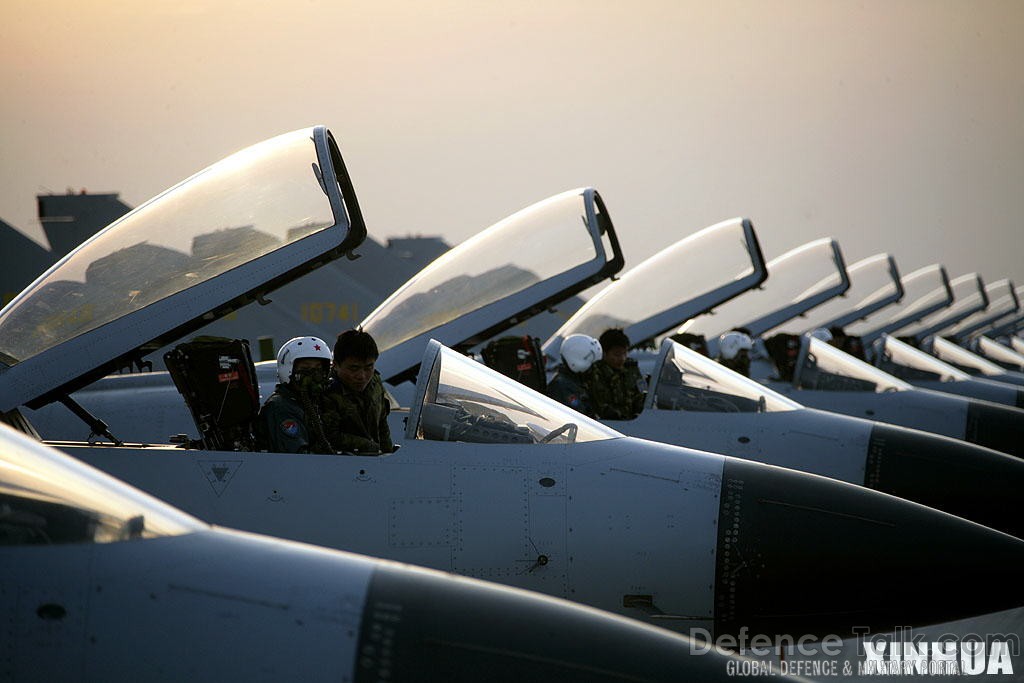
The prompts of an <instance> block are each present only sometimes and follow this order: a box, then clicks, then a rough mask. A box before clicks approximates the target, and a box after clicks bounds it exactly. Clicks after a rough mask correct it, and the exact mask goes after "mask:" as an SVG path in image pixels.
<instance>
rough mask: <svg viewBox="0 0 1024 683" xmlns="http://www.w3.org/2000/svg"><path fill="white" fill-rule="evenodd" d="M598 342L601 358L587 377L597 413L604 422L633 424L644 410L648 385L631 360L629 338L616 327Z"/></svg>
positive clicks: (606, 331)
mask: <svg viewBox="0 0 1024 683" xmlns="http://www.w3.org/2000/svg"><path fill="white" fill-rule="evenodd" d="M598 342H600V344H601V351H602V357H601V359H600V360H598V361H597V362H595V363H594V365H593V367H592V368H591V369H590V373H589V375H588V376H587V387H588V389H589V392H588V393H589V394H590V400H591V403H592V404H593V408H594V413H595V414H596V415H597V417H599V418H600V419H602V420H632V419H633V418H635V417H636V416H637V415H639V414H640V411H642V410H643V408H644V397H645V396H646V394H647V382H646V381H645V380H644V377H643V375H642V374H640V368H639V366H638V365H637V362H636V360H634V359H633V358H630V357H629V346H630V343H629V337H628V336H627V335H626V333H625V332H623V331H622V330H621V329H619V328H616V327H613V328H611V329H608V330H605V331H604V332H603V333H602V334H601V336H600V337H598Z"/></svg>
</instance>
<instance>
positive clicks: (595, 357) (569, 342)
mask: <svg viewBox="0 0 1024 683" xmlns="http://www.w3.org/2000/svg"><path fill="white" fill-rule="evenodd" d="M561 354H562V362H564V363H565V364H566V365H568V366H569V369H570V370H572V371H573V372H583V371H585V370H587V369H588V368H590V366H591V365H593V364H594V363H596V362H597V361H599V360H601V358H603V357H604V352H603V351H602V350H601V342H599V341H597V340H596V339H594V338H593V337H591V336H588V335H585V334H570V335H569V336H568V337H566V338H565V339H564V340H563V341H562V349H561Z"/></svg>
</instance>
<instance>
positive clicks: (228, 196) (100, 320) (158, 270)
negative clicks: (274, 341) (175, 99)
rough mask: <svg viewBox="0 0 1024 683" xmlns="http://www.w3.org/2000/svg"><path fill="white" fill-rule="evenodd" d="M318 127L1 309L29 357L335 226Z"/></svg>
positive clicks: (15, 349) (2, 333) (108, 234)
mask: <svg viewBox="0 0 1024 683" xmlns="http://www.w3.org/2000/svg"><path fill="white" fill-rule="evenodd" d="M312 135H313V129H306V130H300V131H295V132H293V133H288V134H286V135H282V136H279V137H277V138H273V139H271V140H268V141H266V142H263V143H260V144H258V145H254V146H253V147H250V148H248V149H245V150H242V151H241V152H238V153H237V154H235V155H233V156H230V157H228V158H227V159H224V160H223V161H220V162H218V163H216V164H214V165H213V166H210V167H209V168H207V169H206V170H204V171H201V172H200V173H198V174H196V175H194V176H192V177H191V178H189V179H188V180H186V181H184V182H182V183H180V184H179V185H177V186H175V187H173V188H171V189H170V190H168V191H166V192H164V193H163V194H161V195H159V196H158V197H156V198H154V199H153V200H151V201H149V202H147V203H145V204H143V205H142V206H140V207H139V208H137V209H135V210H134V211H132V212H131V213H129V214H127V215H126V216H124V217H123V218H121V219H120V220H118V221H116V222H115V223H113V224H111V225H110V226H109V227H107V228H106V229H105V230H103V231H101V232H99V233H98V234H97V235H96V236H95V237H93V238H92V239H90V240H88V241H87V242H85V243H84V244H83V245H82V246H80V247H79V248H78V249H76V250H75V251H73V252H72V253H71V254H70V255H69V256H68V257H66V258H65V259H63V260H62V261H60V262H59V263H58V264H57V265H55V266H54V267H53V268H51V269H50V270H49V271H48V272H47V273H46V274H44V275H43V276H42V277H41V278H40V279H39V280H37V281H36V282H35V283H33V284H32V285H31V286H30V287H29V288H28V289H27V290H25V292H23V293H22V294H21V295H20V296H19V297H18V298H16V299H15V300H14V301H12V302H11V303H10V305H8V306H7V307H6V308H5V309H4V310H3V311H2V312H0V353H2V354H4V355H6V356H8V357H9V358H10V359H12V360H14V361H20V360H25V359H27V358H30V357H32V356H34V355H35V354H38V353H41V352H42V351H45V350H47V349H49V348H52V347H54V346H56V345H58V344H60V343H62V342H65V341H67V340H69V339H72V338H74V337H76V336H78V335H81V334H84V333H86V332H89V331H91V330H94V329H96V328H98V327H100V326H101V325H103V324H105V323H108V322H111V321H113V320H116V319H117V318H119V317H121V316H123V315H125V314H126V313H128V312H130V311H133V310H136V309H140V308H143V307H144V306H147V305H149V304H152V303H154V302H157V301H160V300H162V299H165V298H167V297H169V296H172V295H173V294H176V293H178V292H180V291H182V290H185V289H187V288H189V287H192V286H194V285H197V284H199V283H201V282H204V281H206V280H209V279H211V278H213V277H215V276H217V275H220V274H221V273H224V272H225V271H227V270H230V269H232V268H234V267H236V266H239V265H241V264H243V263H245V262H247V261H250V260H252V259H255V258H257V257H259V256H262V255H264V254H267V253H270V252H272V251H274V250H276V249H278V248H280V247H282V246H284V245H285V244H288V243H291V242H295V241H297V240H299V239H301V238H303V237H305V236H307V235H309V234H311V233H314V232H316V231H319V230H322V229H324V228H328V227H331V226H332V225H334V223H335V219H334V214H333V212H332V209H331V204H330V200H329V198H328V196H327V194H326V191H325V190H324V189H323V188H322V182H323V180H322V174H321V171H320V169H319V166H318V160H317V152H316V147H315V143H314V142H313V140H312Z"/></svg>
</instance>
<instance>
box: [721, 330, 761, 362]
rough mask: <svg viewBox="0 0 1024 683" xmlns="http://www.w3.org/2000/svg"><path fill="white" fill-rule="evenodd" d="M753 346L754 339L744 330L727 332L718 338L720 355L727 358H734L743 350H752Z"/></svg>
mask: <svg viewBox="0 0 1024 683" xmlns="http://www.w3.org/2000/svg"><path fill="white" fill-rule="evenodd" d="M753 347H754V342H753V340H751V338H750V336H749V335H746V334H743V333H742V332H736V331H733V332H726V333H725V334H723V335H722V336H721V337H719V338H718V355H719V356H720V357H722V358H724V359H725V360H732V359H733V358H735V357H736V356H737V355H739V352H740V351H741V350H743V349H746V350H747V351H750V349H752V348H753Z"/></svg>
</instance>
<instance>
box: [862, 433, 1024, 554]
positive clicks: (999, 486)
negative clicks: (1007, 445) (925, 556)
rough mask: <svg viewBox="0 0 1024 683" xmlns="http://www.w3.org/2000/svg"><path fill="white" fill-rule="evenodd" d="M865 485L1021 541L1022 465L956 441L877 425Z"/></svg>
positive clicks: (1023, 535) (1023, 522)
mask: <svg viewBox="0 0 1024 683" xmlns="http://www.w3.org/2000/svg"><path fill="white" fill-rule="evenodd" d="M864 485H865V486H867V487H868V488H872V489H875V490H878V491H882V492H884V493H889V494H892V495H894V496H898V497H900V498H906V499H907V500H912V501H914V502H917V503H921V504H922V505H927V506H929V507H933V508H936V509H938V510H943V511H944V512H948V513H950V514H953V515H956V516H957V517H963V518H964V519H969V520H971V521H972V522H977V523H978V524H983V525H985V526H988V527H992V528H993V529H998V530H999V531H1005V532H1006V533H1008V534H1012V535H1013V536H1017V537H1018V538H1024V511H1022V510H1021V509H1020V505H1019V500H1020V492H1021V491H1024V461H1022V460H1020V459H1018V458H1014V457H1013V456H1010V455H1006V454H1004V453H1000V452H997V451H994V450H991V449H988V448H983V447H981V446H977V445H975V444H970V443H967V442H965V441H960V440H958V439H951V438H949V437H945V436H938V435H935V434H930V433H927V432H920V431H917V430H913V429H904V428H903V427H894V426H892V425H887V424H876V425H875V426H874V427H873V428H872V430H871V438H870V440H869V442H868V457H867V468H866V472H865V477H864Z"/></svg>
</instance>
